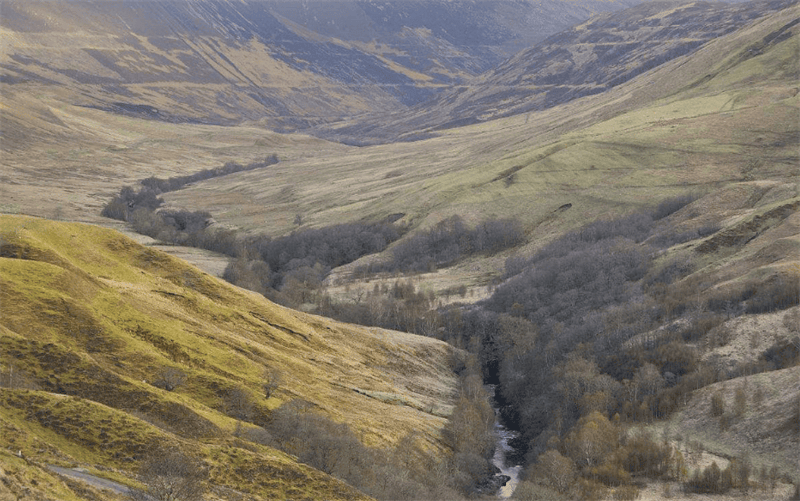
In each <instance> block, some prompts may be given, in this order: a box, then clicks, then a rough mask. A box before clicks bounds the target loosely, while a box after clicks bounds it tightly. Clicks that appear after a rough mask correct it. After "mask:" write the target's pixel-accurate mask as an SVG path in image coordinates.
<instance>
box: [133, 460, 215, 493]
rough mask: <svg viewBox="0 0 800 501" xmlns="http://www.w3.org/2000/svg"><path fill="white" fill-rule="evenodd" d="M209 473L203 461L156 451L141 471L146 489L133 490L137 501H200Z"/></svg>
mask: <svg viewBox="0 0 800 501" xmlns="http://www.w3.org/2000/svg"><path fill="white" fill-rule="evenodd" d="M207 476H208V473H207V471H206V469H205V467H204V466H203V464H202V463H201V462H200V461H197V460H195V459H192V458H190V457H189V456H187V455H186V454H184V453H183V452H181V451H180V450H178V449H162V450H157V451H153V452H152V453H151V454H150V456H149V457H148V458H147V459H145V461H144V463H142V465H141V468H140V469H139V481H140V482H141V483H142V484H144V485H145V489H144V490H141V489H132V490H131V492H130V498H131V499H133V500H134V501H153V500H155V501H200V500H202V499H203V493H204V492H205V479H206V477H207Z"/></svg>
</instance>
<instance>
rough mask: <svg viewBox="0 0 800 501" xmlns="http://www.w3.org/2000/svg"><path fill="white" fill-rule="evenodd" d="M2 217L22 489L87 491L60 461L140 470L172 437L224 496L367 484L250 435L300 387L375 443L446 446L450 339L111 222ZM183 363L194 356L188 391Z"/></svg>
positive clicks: (10, 429) (15, 466) (9, 392)
mask: <svg viewBox="0 0 800 501" xmlns="http://www.w3.org/2000/svg"><path fill="white" fill-rule="evenodd" d="M0 231H1V232H2V234H1V236H2V250H1V251H0V256H2V257H0V267H2V272H1V273H0V293H1V294H2V297H1V298H0V302H1V303H2V311H3V315H2V319H1V320H0V322H2V324H1V325H2V327H0V329H2V337H0V343H2V345H3V348H2V351H0V356H2V359H0V367H2V371H0V372H2V383H3V384H2V388H0V398H2V400H3V405H2V406H0V408H2V410H0V422H2V427H3V429H4V430H5V431H4V432H3V433H2V434H0V436H2V442H3V443H2V451H3V452H2V461H1V463H2V468H3V470H4V472H5V474H6V475H9V477H7V478H13V479H14V482H12V483H11V485H9V484H8V483H6V484H5V486H4V487H3V489H5V494H4V495H5V496H8V495H12V496H14V495H17V496H21V497H20V498H19V499H34V498H35V499H59V500H63V499H78V498H83V495H82V494H81V493H80V492H76V491H75V489H74V486H72V487H70V485H71V484H66V485H65V484H64V483H63V482H61V481H59V480H58V479H57V477H56V476H54V474H53V473H52V472H51V471H48V470H47V468H46V466H47V465H57V466H65V467H70V468H74V467H81V468H86V469H88V470H89V471H90V472H93V473H95V474H96V475H99V476H101V477H106V478H109V479H112V480H115V481H117V482H122V483H123V484H128V485H131V482H132V481H133V473H135V471H136V468H137V466H138V465H139V464H141V462H142V461H143V458H144V457H146V455H147V453H148V452H149V451H150V450H151V449H152V448H153V446H154V445H155V444H160V445H161V446H162V447H164V446H167V445H170V446H175V447H180V448H181V449H182V450H184V451H187V452H188V453H189V454H191V455H192V456H194V457H196V458H198V459H200V460H201V461H203V462H204V463H205V465H206V467H207V468H208V471H209V484H211V485H212V486H213V487H214V489H217V490H216V491H215V493H216V494H215V495H216V496H217V498H222V499H230V498H229V497H227V496H226V495H225V494H224V492H226V491H225V489H232V490H233V491H231V492H236V491H239V492H242V493H247V495H248V496H253V497H254V498H255V499H274V498H275V497H276V496H277V497H292V498H295V497H301V498H308V497H310V498H314V499H316V498H318V496H320V495H323V496H324V497H325V498H326V499H360V498H364V496H362V495H361V494H359V493H357V491H355V490H354V489H353V488H351V487H349V486H347V485H346V484H344V483H342V482H340V481H338V480H335V479H333V478H331V477H330V476H328V475H326V474H324V473H321V472H319V471H317V470H315V469H313V468H311V467H309V466H306V465H303V464H299V463H298V462H297V459H296V458H293V457H290V456H288V455H286V454H284V453H282V452H280V451H277V450H276V449H274V448H272V447H274V443H276V442H271V441H272V440H279V438H280V437H278V436H274V437H273V438H272V439H269V438H268V439H266V441H263V440H262V441H261V442H260V443H258V441H257V442H252V441H245V440H243V439H242V438H237V437H243V436H251V435H248V433H255V431H257V430H258V429H259V428H258V427H259V426H271V425H270V424H269V423H270V419H272V418H271V416H272V417H275V416H277V415H278V411H276V409H279V408H281V406H284V405H285V404H287V403H288V402H290V401H293V402H305V403H304V404H303V405H304V406H305V407H303V406H300V407H298V409H299V412H307V413H310V414H309V415H312V414H313V415H319V416H324V417H325V418H327V419H330V420H332V421H333V422H336V423H345V424H346V425H348V426H349V427H350V429H351V430H352V432H353V433H355V436H358V437H360V440H361V441H363V443H364V445H368V446H370V447H376V448H382V449H387V450H388V449H391V448H393V447H395V446H397V445H398V444H399V443H400V442H402V441H403V440H406V441H408V440H411V443H412V444H414V445H413V447H419V450H420V451H441V450H442V447H443V445H442V438H441V430H442V427H443V426H444V424H445V421H446V416H447V415H448V414H449V412H450V408H451V406H452V404H453V400H452V399H453V392H454V389H455V385H456V380H455V376H454V374H453V373H452V372H451V370H450V368H449V367H448V363H449V362H448V360H449V359H450V358H451V353H452V350H451V349H450V348H449V347H448V346H447V345H445V344H444V343H441V342H438V341H435V340H431V339H427V338H420V337H416V336H410V335H407V334H402V333H399V332H390V331H383V330H380V329H366V328H362V327H357V326H353V325H344V324H339V323H336V322H332V321H329V320H326V319H322V318H318V317H313V316H309V315H304V314H301V313H297V312H294V311H291V310H287V309H284V308H281V307H278V306H276V305H274V304H271V303H269V302H268V301H266V300H265V299H263V298H262V297H260V296H258V295H256V294H253V293H250V292H247V291H243V290H241V289H238V288H235V287H233V286H231V285H229V284H227V283H225V282H223V281H220V280H218V279H215V278H212V277H210V276H208V275H206V274H204V273H202V272H200V271H199V270H197V269H196V268H194V267H191V266H189V265H187V264H186V263H184V262H182V261H179V260H177V259H175V258H172V257H169V256H167V255H165V254H163V253H160V252H157V251H153V250H151V249H148V248H145V247H142V246H140V245H138V244H136V243H134V242H133V241H132V240H130V239H128V238H126V237H124V236H122V235H120V234H118V233H116V232H114V231H111V230H106V229H100V228H97V227H94V226H87V225H82V224H75V223H58V222H51V221H46V220H41V219H35V218H30V217H19V216H2V218H0ZM165 369H170V370H172V371H173V373H180V374H183V380H182V381H180V384H176V385H175V386H176V387H175V388H174V390H173V391H167V390H165V389H163V388H164V386H162V383H159V380H160V379H163V378H164V372H163V371H164V370H165ZM275 374H279V378H277V379H276V377H275ZM270 378H272V379H273V380H279V381H280V382H279V383H278V384H277V385H276V387H275V389H274V390H272V392H271V394H269V395H266V396H265V393H264V390H262V387H263V385H264V383H265V382H268V381H269V380H270ZM168 389H170V388H168ZM234 396H236V397H237V398H238V399H235V398H234ZM242 402H244V404H243V403H242ZM245 404H246V405H245ZM302 409H305V410H302ZM283 415H284V416H287V415H286V414H283ZM234 416H238V418H239V420H240V421H238V423H239V424H237V418H236V417H234ZM284 419H285V418H284ZM296 419H298V418H296ZM240 428H241V430H240ZM270 429H271V430H273V432H274V430H275V428H274V427H273V428H270ZM234 435H236V436H234ZM268 435H269V434H267V436H268ZM262 444H264V445H262ZM269 445H272V447H270V446H269ZM12 453H13V455H12ZM18 454H21V457H23V458H24V460H23V459H20V458H19V457H15V456H17V455H18ZM223 465H224V467H223ZM253 475H257V476H258V478H259V479H260V480H258V481H254V480H253V478H254V477H253ZM133 485H136V484H135V483H134V484H133ZM9 490H10V494H9ZM25 492H27V494H24V493H25ZM243 495H244V494H243ZM26 496H27V497H26ZM37 496H40V497H37ZM248 499H250V498H248Z"/></svg>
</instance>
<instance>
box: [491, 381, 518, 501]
mask: <svg viewBox="0 0 800 501" xmlns="http://www.w3.org/2000/svg"><path fill="white" fill-rule="evenodd" d="M489 394H490V395H491V396H492V399H493V400H494V395H495V387H494V386H493V385H489ZM495 405H496V403H495ZM495 415H496V416H498V417H497V418H495V421H494V433H495V437H496V440H497V445H496V446H495V451H494V458H492V463H493V464H494V465H495V466H496V467H497V468H498V469H499V470H500V475H506V476H508V477H509V480H508V482H506V485H504V486H503V487H501V488H500V490H499V491H498V492H497V497H498V498H500V499H509V498H510V497H511V495H512V494H514V489H515V488H516V487H517V484H518V483H519V474H520V471H521V470H522V466H521V465H519V464H515V462H514V461H510V458H509V456H510V455H511V454H512V452H513V450H514V449H513V447H511V445H510V442H511V441H512V440H513V439H514V438H516V437H517V436H518V433H517V432H515V431H512V430H507V429H506V428H505V427H504V426H503V425H502V424H501V423H500V418H499V411H498V410H497V408H495Z"/></svg>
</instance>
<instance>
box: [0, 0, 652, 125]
mask: <svg viewBox="0 0 800 501" xmlns="http://www.w3.org/2000/svg"><path fill="white" fill-rule="evenodd" d="M636 3H638V0H611V1H600V0H580V1H567V0H544V1H537V2H532V1H528V0H514V1H500V0H458V1H443V0H420V1H405V0H402V1H401V0H393V1H391V0H390V1H381V2H376V1H358V0H341V1H332V0H312V1H303V2H300V1H296V2H295V1H285V0H284V1H259V0H245V1H236V2H234V1H228V0H200V1H170V2H163V1H155V0H143V1H139V0H121V1H105V0H100V1H89V0H76V1H66V0H44V1H41V2H27V1H17V0H10V1H4V2H3V15H2V16H0V25H1V26H2V28H1V29H2V33H3V39H4V50H3V53H2V55H0V67H1V68H2V82H3V83H4V85H9V86H10V87H11V88H18V87H20V86H22V85H24V84H34V85H44V86H46V87H48V88H58V89H59V93H62V94H64V93H68V94H69V95H70V97H71V100H72V102H73V103H74V104H82V105H87V106H93V107H98V108H101V109H108V110H112V111H116V112H119V113H125V114H132V115H136V116H144V117H149V118H154V119H160V120H166V121H176V122H205V123H235V122H240V121H242V120H264V123H265V124H267V125H270V126H272V127H275V128H280V127H283V126H286V127H304V126H307V125H310V124H313V123H317V122H320V121H322V122H325V121H329V120H332V119H336V118H341V117H343V116H351V115H355V114H361V113H365V112H370V111H381V112H386V111H390V110H396V109H402V108H404V107H406V106H411V105H414V104H417V103H419V102H421V101H423V100H425V99H428V98H430V97H431V95H432V94H433V93H434V92H435V91H437V90H439V89H441V88H443V87H446V86H449V85H452V84H463V83H464V82H466V81H468V80H469V79H470V78H472V77H473V76H475V75H477V74H479V73H482V72H484V71H487V70H489V69H490V68H492V67H493V66H494V65H496V64H498V63H499V62H501V61H502V60H504V59H506V58H508V57H509V56H511V55H512V54H513V53H515V52H517V51H518V50H521V49H523V48H525V47H528V46H530V45H531V44H533V43H535V42H537V41H539V40H542V39H544V38H545V37H547V36H549V35H552V34H554V33H557V32H559V31H561V30H563V29H565V28H567V27H568V26H571V25H573V24H576V23H579V22H582V21H584V20H585V19H587V18H589V17H590V16H591V15H592V14H595V13H598V12H605V11H609V10H616V9H620V8H624V7H627V6H629V5H633V4H636Z"/></svg>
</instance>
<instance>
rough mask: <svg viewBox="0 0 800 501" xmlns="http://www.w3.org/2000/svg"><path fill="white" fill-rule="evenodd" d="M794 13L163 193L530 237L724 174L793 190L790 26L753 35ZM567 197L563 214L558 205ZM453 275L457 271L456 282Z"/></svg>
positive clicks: (213, 202)
mask: <svg viewBox="0 0 800 501" xmlns="http://www.w3.org/2000/svg"><path fill="white" fill-rule="evenodd" d="M797 15H798V8H797V7H796V6H795V7H792V8H790V9H786V10H785V11H782V12H780V13H777V14H775V15H771V16H768V17H767V18H765V19H763V20H761V21H759V22H757V23H755V24H754V25H752V26H750V27H749V28H747V29H744V30H740V31H738V32H735V33H732V34H730V35H727V36H725V37H722V38H720V39H718V40H715V41H713V42H711V43H709V44H708V45H707V46H706V47H704V48H703V49H701V50H700V51H698V52H697V53H696V54H693V55H692V56H689V57H683V58H679V59H677V60H675V61H672V62H670V63H668V64H666V65H664V66H663V67H661V68H658V69H656V70H654V71H651V72H649V73H646V74H644V75H642V76H640V77H638V78H636V79H634V80H632V81H631V82H628V83H626V84H625V85H622V86H620V87H618V88H615V89H613V90H612V91H609V92H607V93H604V94H602V95H599V96H593V97H589V98H585V99H581V100H578V101H576V102H573V103H570V104H567V105H565V106H561V107H558V108H555V109H552V110H548V111H545V112H541V113H535V114H534V113H532V114H530V115H528V116H518V117H513V118H508V119H502V120H496V121H492V122H488V123H485V124H481V125H477V126H472V127H466V128H463V129H456V130H451V131H447V132H445V133H444V135H443V136H441V137H438V138H434V139H429V140H425V141H419V142H415V143H400V144H391V145H382V146H375V147H365V148H351V149H348V150H345V151H342V152H340V153H339V154H336V155H333V156H332V155H330V153H329V152H321V154H320V155H317V156H315V157H307V158H297V159H294V158H287V159H286V160H287V161H285V162H283V163H282V164H281V165H280V166H279V168H277V169H274V170H270V171H269V172H247V173H241V174H236V175H232V176H227V177H225V178H220V179H215V180H213V181H208V182H203V183H198V184H197V185H195V186H192V187H189V188H187V189H185V190H181V191H179V192H175V193H171V194H169V195H168V196H167V197H166V198H167V199H168V200H169V201H171V202H173V203H175V204H177V205H180V206H185V207H190V208H196V209H199V208H205V209H210V210H211V212H212V213H214V214H215V217H217V219H218V220H220V221H223V222H226V223H230V224H233V225H235V226H239V227H241V228H244V229H248V230H253V231H264V232H266V233H269V234H273V235H276V234H283V233H286V232H289V231H292V230H293V229H295V228H296V227H295V226H294V225H293V220H294V217H295V215H296V214H298V213H299V214H302V215H303V220H304V225H306V226H315V227H318V226H325V225H329V224H334V223H337V222H341V221H352V220H359V219H371V220H375V219H380V218H382V217H385V216H387V215H388V214H392V213H398V212H401V213H405V214H406V216H405V218H404V221H405V222H407V223H408V224H410V225H411V226H412V227H425V226H427V225H429V224H432V223H434V222H436V221H438V220H440V219H442V218H445V217H447V216H450V215H452V214H459V215H461V216H463V217H465V218H466V219H467V220H470V221H477V220H480V219H484V218H487V217H489V216H491V215H497V216H510V215H513V216H517V217H520V218H521V219H522V220H523V221H524V223H525V225H526V227H527V229H528V231H529V240H530V241H531V242H536V243H534V244H533V246H536V245H539V244H541V243H542V242H544V241H546V240H548V239H549V238H552V237H553V236H555V235H557V234H560V233H561V232H563V231H564V230H565V229H569V228H574V227H576V226H579V225H582V224H584V223H585V222H586V221H587V220H593V219H595V218H598V217H603V216H610V215H618V214H621V213H625V212H629V211H632V210H636V209H639V208H642V207H649V206H652V205H654V204H655V203H657V202H658V201H659V200H661V199H664V198H666V197H669V196H674V195H678V194H682V193H687V192H701V193H702V192H707V191H710V190H714V189H717V188H720V187H724V186H728V185H731V184H733V183H742V182H744V183H750V182H756V183H757V182H762V181H768V182H774V183H778V184H780V185H782V186H785V188H786V189H785V192H786V193H784V195H785V196H786V197H789V198H791V197H792V196H794V193H795V192H796V181H797V165H798V155H797V144H798V133H799V131H798V119H797V117H798V106H799V105H800V101H799V100H798V99H799V98H798V96H797V89H796V78H797V74H798V65H797V61H798V59H799V58H800V54H798V43H797V40H798V38H797V31H798V27H797V26H794V27H793V28H790V29H788V30H787V31H786V33H789V34H791V38H788V39H783V40H781V41H778V42H776V43H772V44H769V45H765V44H764V43H763V39H764V38H765V37H767V36H768V35H770V34H772V33H775V32H776V31H778V30H781V29H782V28H783V27H784V26H786V25H787V24H788V23H790V22H791V21H792V20H793V19H795V18H796V17H797ZM756 49H757V50H756ZM512 174H513V176H514V177H513V180H512V179H507V178H508V177H509V176H511V175H512ZM745 189H746V188H745ZM566 203H571V204H572V207H571V208H570V209H569V210H567V211H556V209H558V208H559V207H560V206H562V205H563V204H566ZM712 210H713V207H712ZM501 262H502V260H494V261H490V262H489V263H488V266H489V270H487V269H486V268H487V267H486V266H483V265H481V264H476V263H469V265H468V266H469V268H470V269H477V270H478V271H477V272H475V273H469V272H467V273H466V279H467V280H473V281H474V280H476V279H477V277H480V276H483V277H485V276H488V275H487V273H488V274H491V268H494V269H497V266H498V265H499V264H500V263H501ZM465 271H466V270H465V269H463V268H462V269H461V270H458V274H459V275H462V276H460V278H459V280H463V279H465V277H464V276H463V275H464V272H465ZM450 285H452V283H450Z"/></svg>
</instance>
